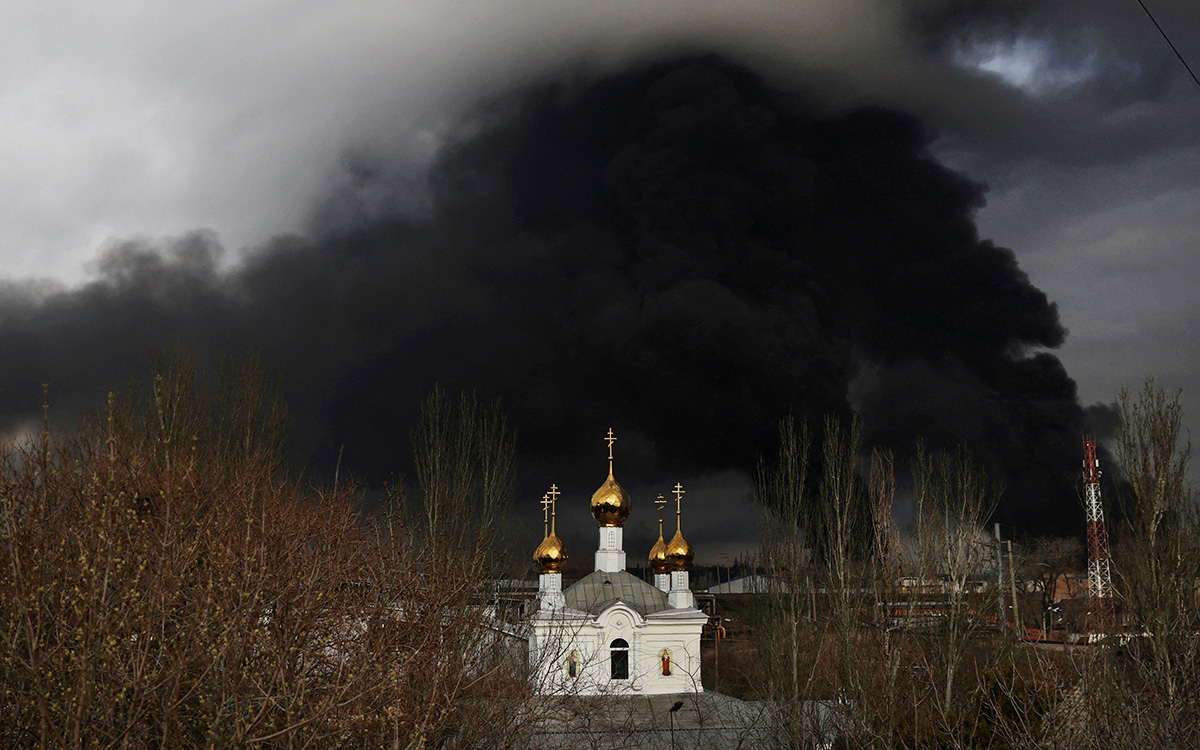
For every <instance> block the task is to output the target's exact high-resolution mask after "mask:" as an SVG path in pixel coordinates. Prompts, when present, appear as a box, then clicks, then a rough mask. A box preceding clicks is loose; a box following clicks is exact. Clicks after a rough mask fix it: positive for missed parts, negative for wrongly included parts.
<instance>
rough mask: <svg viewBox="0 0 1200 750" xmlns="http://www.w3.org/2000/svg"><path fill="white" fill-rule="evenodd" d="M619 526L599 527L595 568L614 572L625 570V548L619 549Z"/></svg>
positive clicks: (620, 530)
mask: <svg viewBox="0 0 1200 750" xmlns="http://www.w3.org/2000/svg"><path fill="white" fill-rule="evenodd" d="M623 531H624V529H622V528H621V527H620V526H601V527H600V548H599V549H597V550H596V570H601V571H604V572H605V573H616V572H617V571H620V570H625V550H623V549H621V536H622V532H623Z"/></svg>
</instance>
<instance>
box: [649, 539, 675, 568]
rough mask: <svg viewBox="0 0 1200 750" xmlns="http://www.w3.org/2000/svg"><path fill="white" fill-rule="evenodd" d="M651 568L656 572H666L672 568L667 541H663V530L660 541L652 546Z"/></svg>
mask: <svg viewBox="0 0 1200 750" xmlns="http://www.w3.org/2000/svg"><path fill="white" fill-rule="evenodd" d="M650 569H651V570H653V571H654V572H655V573H666V572H667V571H668V570H670V569H671V564H670V563H669V562H667V543H666V542H665V541H663V538H662V532H661V531H660V532H659V533H658V541H657V542H655V543H654V546H653V547H651V548H650Z"/></svg>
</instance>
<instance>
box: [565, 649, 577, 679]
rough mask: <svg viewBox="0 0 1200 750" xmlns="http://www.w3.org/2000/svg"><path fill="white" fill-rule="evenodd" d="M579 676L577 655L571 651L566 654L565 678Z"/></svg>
mask: <svg viewBox="0 0 1200 750" xmlns="http://www.w3.org/2000/svg"><path fill="white" fill-rule="evenodd" d="M578 676H579V654H578V652H575V651H572V652H571V653H569V654H567V677H578Z"/></svg>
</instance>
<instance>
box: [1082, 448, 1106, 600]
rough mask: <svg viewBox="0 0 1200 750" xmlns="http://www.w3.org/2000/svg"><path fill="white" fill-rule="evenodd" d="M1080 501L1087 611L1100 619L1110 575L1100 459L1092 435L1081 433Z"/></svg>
mask: <svg viewBox="0 0 1200 750" xmlns="http://www.w3.org/2000/svg"><path fill="white" fill-rule="evenodd" d="M1083 487H1084V499H1083V503H1084V506H1085V508H1086V510H1087V536H1088V581H1089V582H1090V586H1089V587H1088V597H1089V598H1090V599H1091V607H1090V608H1089V609H1090V610H1091V612H1090V614H1091V615H1092V617H1094V618H1097V619H1098V620H1103V619H1104V618H1105V617H1106V616H1107V615H1108V613H1109V612H1110V611H1111V609H1112V595H1113V588H1112V576H1111V574H1110V572H1109V565H1108V530H1107V529H1106V528H1105V526H1104V508H1103V506H1101V505H1100V461H1099V459H1097V458H1096V438H1095V437H1093V436H1092V435H1084V436H1083Z"/></svg>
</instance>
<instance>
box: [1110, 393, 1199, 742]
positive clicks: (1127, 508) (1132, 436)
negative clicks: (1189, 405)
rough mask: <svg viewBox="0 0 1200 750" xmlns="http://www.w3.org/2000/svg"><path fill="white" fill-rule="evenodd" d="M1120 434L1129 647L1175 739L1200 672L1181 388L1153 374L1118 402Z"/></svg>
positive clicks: (1192, 703)
mask: <svg viewBox="0 0 1200 750" xmlns="http://www.w3.org/2000/svg"><path fill="white" fill-rule="evenodd" d="M1117 404H1118V409H1119V412H1120V417H1121V433H1120V438H1119V440H1118V443H1117V457H1118V460H1119V463H1120V473H1121V478H1122V479H1123V480H1124V482H1123V483H1122V484H1121V485H1120V487H1121V489H1122V491H1121V492H1120V493H1119V501H1120V504H1121V508H1122V510H1123V512H1124V516H1125V519H1126V522H1127V524H1128V533H1127V534H1124V535H1122V536H1121V538H1120V542H1121V547H1123V548H1121V549H1119V554H1118V559H1117V561H1116V562H1117V571H1118V576H1119V580H1120V582H1121V586H1120V595H1121V597H1122V599H1123V603H1124V609H1125V612H1126V614H1127V616H1128V618H1129V620H1130V624H1131V625H1132V626H1133V632H1134V634H1135V636H1137V637H1135V638H1134V639H1133V641H1132V642H1131V644H1130V645H1131V648H1130V653H1131V654H1132V655H1134V656H1136V655H1138V653H1139V650H1140V649H1142V648H1143V647H1144V648H1145V649H1147V650H1148V652H1149V658H1150V662H1149V665H1152V669H1145V670H1141V672H1142V679H1145V680H1147V681H1148V682H1149V683H1150V684H1151V685H1159V686H1161V690H1162V692H1161V698H1162V699H1161V700H1160V701H1157V702H1156V705H1157V708H1158V710H1159V712H1160V718H1161V720H1162V723H1163V725H1164V726H1167V727H1171V728H1172V730H1173V732H1174V734H1175V736H1176V737H1182V736H1183V735H1182V734H1180V733H1178V732H1179V731H1180V727H1181V723H1182V724H1184V725H1186V726H1188V727H1189V728H1191V729H1195V728H1196V719H1195V717H1196V712H1197V708H1198V704H1197V692H1196V689H1195V684H1196V678H1197V677H1198V676H1200V639H1198V638H1197V635H1196V634H1197V632H1200V618H1198V616H1197V614H1198V613H1197V606H1196V605H1197V602H1196V592H1197V577H1198V576H1200V534H1198V532H1200V525H1198V520H1200V519H1198V517H1197V505H1196V498H1195V495H1194V493H1193V491H1192V488H1191V486H1190V484H1189V482H1188V478H1187V474H1188V464H1189V460H1190V458H1191V441H1190V440H1189V439H1187V438H1186V437H1185V436H1184V435H1183V430H1182V422H1183V409H1182V406H1181V404H1180V400H1179V394H1178V393H1176V394H1173V395H1168V394H1167V393H1166V392H1165V391H1164V390H1163V389H1162V388H1160V387H1159V386H1157V385H1156V384H1155V383H1154V381H1153V380H1148V381H1146V383H1145V384H1144V385H1143V387H1142V389H1141V390H1140V391H1139V392H1137V393H1136V394H1135V393H1132V392H1131V391H1129V389H1128V388H1125V389H1122V390H1121V392H1120V394H1119V396H1118V400H1117Z"/></svg>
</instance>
